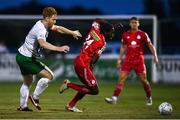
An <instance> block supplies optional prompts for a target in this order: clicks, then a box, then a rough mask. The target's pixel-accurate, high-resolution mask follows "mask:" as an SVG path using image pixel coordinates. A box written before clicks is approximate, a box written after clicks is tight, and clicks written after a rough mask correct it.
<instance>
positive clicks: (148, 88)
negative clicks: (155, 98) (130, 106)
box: [144, 83, 151, 97]
mask: <svg viewBox="0 0 180 120" xmlns="http://www.w3.org/2000/svg"><path fill="white" fill-rule="evenodd" d="M144 90H145V92H146V96H147V97H151V86H150V84H149V83H146V84H144Z"/></svg>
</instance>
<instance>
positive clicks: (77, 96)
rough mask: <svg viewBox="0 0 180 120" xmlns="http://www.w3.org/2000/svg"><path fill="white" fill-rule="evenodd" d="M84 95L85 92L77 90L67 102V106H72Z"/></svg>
mask: <svg viewBox="0 0 180 120" xmlns="http://www.w3.org/2000/svg"><path fill="white" fill-rule="evenodd" d="M84 96H85V94H83V93H80V92H78V93H77V94H76V95H75V96H74V98H73V99H72V100H71V102H69V106H70V107H74V106H75V104H76V103H77V102H78V101H79V100H80V99H82V98H83V97H84Z"/></svg>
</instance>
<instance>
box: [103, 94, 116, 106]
mask: <svg viewBox="0 0 180 120" xmlns="http://www.w3.org/2000/svg"><path fill="white" fill-rule="evenodd" d="M105 101H106V102H107V103H110V104H116V103H117V97H115V96H112V97H111V98H105Z"/></svg>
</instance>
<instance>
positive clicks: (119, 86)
mask: <svg viewBox="0 0 180 120" xmlns="http://www.w3.org/2000/svg"><path fill="white" fill-rule="evenodd" d="M123 87H124V84H122V83H117V84H116V86H115V90H114V93H113V96H116V97H118V96H119V95H120V93H121V91H122V90H123Z"/></svg>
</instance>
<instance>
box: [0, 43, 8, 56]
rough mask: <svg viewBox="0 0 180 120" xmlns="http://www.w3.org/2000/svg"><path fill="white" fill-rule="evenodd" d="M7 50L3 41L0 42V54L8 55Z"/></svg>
mask: <svg viewBox="0 0 180 120" xmlns="http://www.w3.org/2000/svg"><path fill="white" fill-rule="evenodd" d="M8 52H9V50H8V48H7V46H6V45H5V44H4V41H0V54H3V53H8Z"/></svg>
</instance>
